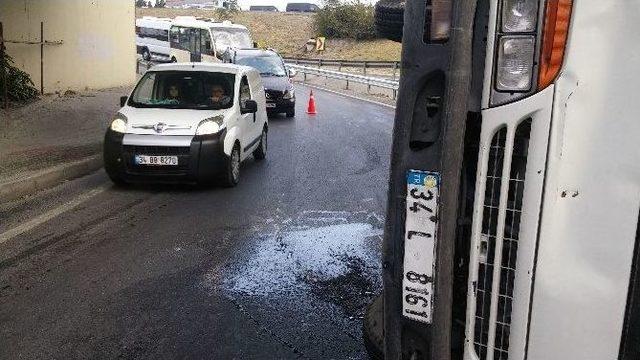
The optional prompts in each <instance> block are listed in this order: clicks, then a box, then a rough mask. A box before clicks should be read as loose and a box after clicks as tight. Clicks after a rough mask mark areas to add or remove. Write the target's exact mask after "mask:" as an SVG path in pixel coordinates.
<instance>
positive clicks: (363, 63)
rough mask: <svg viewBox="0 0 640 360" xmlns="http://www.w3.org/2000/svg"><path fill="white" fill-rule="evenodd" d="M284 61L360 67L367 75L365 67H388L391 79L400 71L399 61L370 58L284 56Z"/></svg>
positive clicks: (339, 69)
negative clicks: (332, 58) (328, 58)
mask: <svg viewBox="0 0 640 360" xmlns="http://www.w3.org/2000/svg"><path fill="white" fill-rule="evenodd" d="M284 61H285V62H287V63H290V64H295V65H309V66H316V67H318V68H321V67H323V66H330V67H337V68H338V71H341V70H342V68H343V67H346V68H359V69H362V74H363V75H367V69H389V70H393V75H392V77H393V79H394V80H395V79H396V77H397V73H398V72H399V71H400V62H399V61H375V60H374V61H370V60H326V59H302V58H290V57H285V58H284Z"/></svg>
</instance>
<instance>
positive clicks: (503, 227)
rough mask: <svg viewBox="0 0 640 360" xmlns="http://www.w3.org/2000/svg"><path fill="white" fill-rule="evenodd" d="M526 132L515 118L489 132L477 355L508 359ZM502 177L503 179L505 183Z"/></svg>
mask: <svg viewBox="0 0 640 360" xmlns="http://www.w3.org/2000/svg"><path fill="white" fill-rule="evenodd" d="M530 131H531V120H526V121H523V122H522V123H520V124H519V125H518V126H517V128H516V129H515V131H514V133H511V134H510V133H509V132H508V128H507V127H506V126H503V127H502V128H500V129H499V130H498V131H497V132H496V133H495V134H494V136H493V138H492V140H491V146H490V149H489V153H488V158H487V161H488V162H487V171H486V175H485V189H484V194H485V196H484V202H483V205H482V226H481V231H480V238H479V242H478V256H477V262H478V264H477V266H478V267H477V269H478V270H477V271H478V273H477V282H476V287H475V297H476V304H475V324H474V334H473V345H474V349H475V351H476V354H477V355H478V358H480V359H482V360H484V359H487V358H489V359H494V360H507V359H508V358H509V335H510V330H511V314H512V309H513V301H514V299H513V294H514V283H515V277H516V261H517V258H518V245H519V243H518V241H519V238H520V222H521V218H522V216H521V215H522V206H523V194H524V186H525V170H526V164H527V154H528V148H529V136H530ZM509 136H512V137H513V140H512V141H508V140H509V139H508V137H509ZM507 147H509V148H507ZM509 156H510V157H511V158H510V161H509V158H508V157H509ZM507 162H508V163H507ZM506 166H508V167H506ZM506 181H508V183H507V184H504V182H506ZM504 186H506V187H507V189H505V190H506V195H507V196H506V197H507V198H506V199H503V198H502V194H505V193H504V192H502V191H504V190H503V189H504ZM480 191H482V190H480ZM490 352H493V354H492V355H493V356H491V354H490Z"/></svg>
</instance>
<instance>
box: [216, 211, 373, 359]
mask: <svg viewBox="0 0 640 360" xmlns="http://www.w3.org/2000/svg"><path fill="white" fill-rule="evenodd" d="M382 227H383V221H382V219H381V218H380V217H379V216H377V215H376V214H373V213H367V212H344V211H335V212H334V211H306V212H303V213H301V214H300V215H299V216H297V217H295V218H274V219H268V220H266V221H265V222H264V228H263V229H257V230H258V231H257V232H256V235H255V236H256V239H255V241H251V242H248V247H247V248H244V249H243V251H241V253H242V254H243V255H238V256H237V257H236V258H234V259H230V260H229V262H227V264H226V265H225V266H223V267H221V268H217V269H212V270H211V271H209V272H208V273H206V274H205V275H204V281H203V285H204V288H205V289H206V290H207V291H208V292H211V293H213V292H216V293H222V294H223V295H224V296H226V297H227V298H229V299H232V301H233V302H234V303H235V304H236V306H237V307H238V308H239V309H240V310H241V311H243V312H247V313H248V314H250V316H251V317H252V318H253V320H254V321H255V322H257V323H259V324H260V325H261V326H262V327H263V328H265V329H266V331H267V332H269V333H270V334H271V335H273V336H274V337H277V338H279V339H280V340H281V341H286V342H288V343H290V344H295V346H296V347H297V348H298V349H299V350H300V356H304V357H312V358H313V357H320V358H323V357H337V358H364V357H365V356H366V355H365V353H364V347H363V346H362V341H361V326H362V320H361V319H362V316H363V315H364V311H365V309H366V306H367V305H368V304H369V303H370V302H371V301H372V300H373V298H374V295H375V294H377V293H379V292H380V291H381V287H382V280H381V266H380V264H381V258H380V251H381V244H382ZM337 344H340V345H337Z"/></svg>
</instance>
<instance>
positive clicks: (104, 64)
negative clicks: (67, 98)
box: [0, 0, 136, 93]
mask: <svg viewBox="0 0 640 360" xmlns="http://www.w3.org/2000/svg"><path fill="white" fill-rule="evenodd" d="M41 21H42V22H44V39H45V40H48V41H55V40H62V41H63V42H64V43H63V44H62V45H46V46H45V47H44V71H43V74H44V81H43V83H44V91H45V93H52V92H55V91H65V90H68V89H71V90H83V89H85V88H90V89H101V88H110V87H116V86H123V85H131V84H133V83H134V82H135V79H136V74H135V63H136V45H135V31H134V28H135V8H134V1H133V0H0V22H2V23H3V26H4V37H5V39H7V40H20V41H40V22H41ZM7 52H8V53H9V55H10V56H11V57H13V60H14V61H15V64H16V65H17V66H19V67H20V68H22V69H23V70H25V71H27V72H28V73H29V74H30V75H31V78H32V80H33V82H34V84H35V86H36V88H38V89H40V73H41V72H40V45H26V44H7Z"/></svg>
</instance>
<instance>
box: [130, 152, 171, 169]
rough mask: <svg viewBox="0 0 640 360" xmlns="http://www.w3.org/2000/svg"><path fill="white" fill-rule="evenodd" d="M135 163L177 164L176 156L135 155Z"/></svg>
mask: <svg viewBox="0 0 640 360" xmlns="http://www.w3.org/2000/svg"><path fill="white" fill-rule="evenodd" d="M135 162H136V165H158V166H165V165H166V166H178V157H177V156H155V155H136V156H135Z"/></svg>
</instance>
